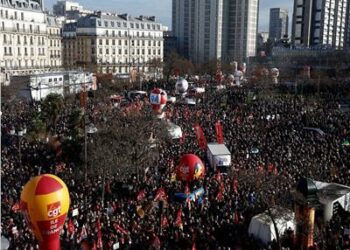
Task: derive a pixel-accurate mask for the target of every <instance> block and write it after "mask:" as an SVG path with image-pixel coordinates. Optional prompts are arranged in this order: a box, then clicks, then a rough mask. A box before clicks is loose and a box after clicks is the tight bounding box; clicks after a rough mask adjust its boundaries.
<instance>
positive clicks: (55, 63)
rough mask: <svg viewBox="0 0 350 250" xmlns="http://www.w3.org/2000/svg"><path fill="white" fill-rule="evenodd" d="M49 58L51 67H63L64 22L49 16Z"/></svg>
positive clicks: (47, 18)
mask: <svg viewBox="0 0 350 250" xmlns="http://www.w3.org/2000/svg"><path fill="white" fill-rule="evenodd" d="M46 20H47V32H48V57H49V60H50V63H49V64H50V67H52V68H57V67H61V66H62V33H61V31H62V22H60V20H59V19H58V18H56V17H54V16H50V15H47V17H46Z"/></svg>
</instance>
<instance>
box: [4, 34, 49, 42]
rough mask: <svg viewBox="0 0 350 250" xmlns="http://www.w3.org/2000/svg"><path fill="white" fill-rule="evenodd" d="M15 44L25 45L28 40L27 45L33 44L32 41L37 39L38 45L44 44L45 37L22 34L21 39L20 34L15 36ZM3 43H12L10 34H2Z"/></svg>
mask: <svg viewBox="0 0 350 250" xmlns="http://www.w3.org/2000/svg"><path fill="white" fill-rule="evenodd" d="M15 38H16V41H17V44H18V45H20V44H22V42H23V44H24V45H27V44H28V42H29V45H34V41H35V40H37V41H38V43H37V44H38V45H45V40H46V39H45V37H33V36H29V37H27V36H23V39H21V38H22V37H21V36H20V35H17V36H15ZM3 43H4V44H12V36H11V35H7V34H4V35H3Z"/></svg>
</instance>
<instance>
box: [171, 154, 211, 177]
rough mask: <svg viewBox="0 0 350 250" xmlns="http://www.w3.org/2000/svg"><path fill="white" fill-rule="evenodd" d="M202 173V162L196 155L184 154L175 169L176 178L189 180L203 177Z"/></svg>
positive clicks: (203, 172)
mask: <svg viewBox="0 0 350 250" xmlns="http://www.w3.org/2000/svg"><path fill="white" fill-rule="evenodd" d="M204 174H205V168H204V164H203V162H202V160H201V159H200V158H199V157H198V156H197V155H194V154H186V155H184V156H182V158H181V160H180V163H179V165H178V166H177V170H176V176H177V179H178V180H181V181H187V182H190V181H193V180H198V179H201V178H203V177H204Z"/></svg>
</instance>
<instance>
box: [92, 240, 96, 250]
mask: <svg viewBox="0 0 350 250" xmlns="http://www.w3.org/2000/svg"><path fill="white" fill-rule="evenodd" d="M91 250H97V246H96V242H95V241H92V246H91Z"/></svg>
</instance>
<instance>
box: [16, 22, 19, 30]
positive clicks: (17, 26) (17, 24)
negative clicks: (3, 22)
mask: <svg viewBox="0 0 350 250" xmlns="http://www.w3.org/2000/svg"><path fill="white" fill-rule="evenodd" d="M16 30H17V31H19V23H16Z"/></svg>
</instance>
